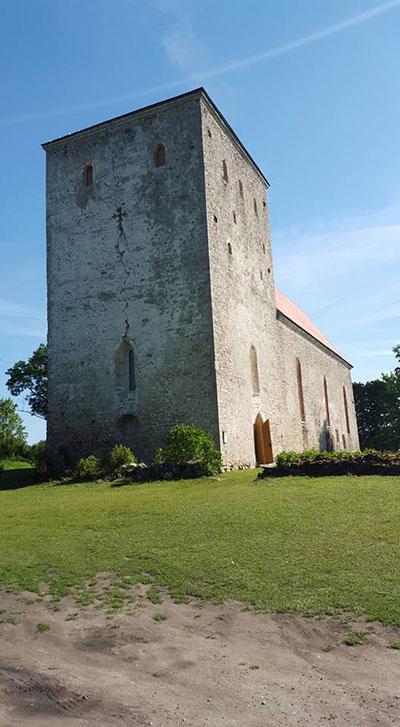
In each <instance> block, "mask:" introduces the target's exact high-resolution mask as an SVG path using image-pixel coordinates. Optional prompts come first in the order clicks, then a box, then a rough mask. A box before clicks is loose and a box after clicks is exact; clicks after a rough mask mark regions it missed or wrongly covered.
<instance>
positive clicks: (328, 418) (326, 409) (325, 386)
mask: <svg viewBox="0 0 400 727" xmlns="http://www.w3.org/2000/svg"><path fill="white" fill-rule="evenodd" d="M324 398H325V411H326V423H327V425H328V427H330V426H331V415H330V413H329V399H328V384H327V383H326V378H325V376H324Z"/></svg>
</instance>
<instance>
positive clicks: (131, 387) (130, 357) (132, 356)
mask: <svg viewBox="0 0 400 727" xmlns="http://www.w3.org/2000/svg"><path fill="white" fill-rule="evenodd" d="M128 366H129V391H135V389H136V379H135V354H134V353H133V350H132V348H130V349H129V353H128Z"/></svg>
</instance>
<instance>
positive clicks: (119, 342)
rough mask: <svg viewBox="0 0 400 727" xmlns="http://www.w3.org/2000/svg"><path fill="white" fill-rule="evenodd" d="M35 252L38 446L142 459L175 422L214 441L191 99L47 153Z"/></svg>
mask: <svg viewBox="0 0 400 727" xmlns="http://www.w3.org/2000/svg"><path fill="white" fill-rule="evenodd" d="M158 145H165V162H166V163H165V165H164V166H160V167H157V166H156V165H155V153H156V149H157V146H158ZM89 164H90V165H92V166H93V184H92V185H89V186H87V185H86V184H85V167H86V166H87V165H89ZM47 246H48V257H47V280H48V324H49V340H48V344H49V418H48V443H49V446H50V448H52V449H53V450H56V451H59V450H60V449H61V453H62V454H63V455H64V456H65V459H66V462H67V464H68V463H69V462H70V461H73V460H75V459H76V457H77V456H80V455H82V454H86V453H89V452H95V453H97V454H101V453H103V452H104V451H105V450H106V449H107V447H109V446H111V445H112V444H114V443H115V442H116V441H124V442H126V443H129V444H130V445H131V446H133V447H134V449H135V452H136V453H137V455H138V456H139V457H141V458H144V459H147V460H148V459H150V458H151V457H152V456H153V454H154V452H155V450H156V448H157V447H159V446H161V445H162V444H163V442H164V439H165V436H166V434H167V432H168V430H169V429H170V428H171V427H172V426H173V425H175V424H176V423H178V422H192V423H194V424H196V425H198V426H201V427H203V428H204V429H206V430H208V431H210V432H211V433H212V434H213V436H214V437H215V439H216V441H218V423H217V407H216V390H215V374H214V353H213V338H212V325H211V298H210V280H209V261H208V252H207V231H206V220H205V210H204V173H203V158H202V142H201V117H200V106H199V100H198V97H196V96H194V97H188V98H187V99H185V100H183V101H182V100H181V101H180V103H173V102H172V103H169V104H167V105H163V106H161V107H158V108H157V109H155V110H151V111H148V112H144V113H143V114H135V115H133V116H132V117H127V118H125V119H122V120H116V122H110V123H109V124H107V125H106V126H102V127H99V128H98V129H93V130H89V131H87V132H83V133H80V134H77V135H75V136H71V138H69V139H66V140H60V141H58V142H55V143H54V142H53V143H52V144H50V146H49V147H47ZM129 349H132V350H133V355H134V376H135V384H136V387H135V389H134V390H129V381H128V378H129V373H128V365H129V364H128V352H129Z"/></svg>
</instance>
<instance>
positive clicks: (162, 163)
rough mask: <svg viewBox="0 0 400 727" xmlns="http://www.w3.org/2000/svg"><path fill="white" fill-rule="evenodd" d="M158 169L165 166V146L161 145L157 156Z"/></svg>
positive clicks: (157, 150)
mask: <svg viewBox="0 0 400 727" xmlns="http://www.w3.org/2000/svg"><path fill="white" fill-rule="evenodd" d="M155 162H156V167H163V166H165V146H163V145H162V144H160V145H159V146H158V147H157V149H156V154H155Z"/></svg>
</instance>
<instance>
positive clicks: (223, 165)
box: [222, 159, 228, 182]
mask: <svg viewBox="0 0 400 727" xmlns="http://www.w3.org/2000/svg"><path fill="white" fill-rule="evenodd" d="M222 176H223V179H224V182H227V181H228V167H227V166H226V161H225V159H224V160H223V161H222Z"/></svg>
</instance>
